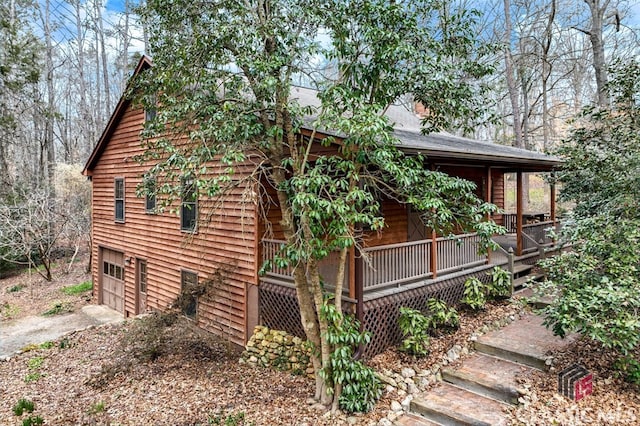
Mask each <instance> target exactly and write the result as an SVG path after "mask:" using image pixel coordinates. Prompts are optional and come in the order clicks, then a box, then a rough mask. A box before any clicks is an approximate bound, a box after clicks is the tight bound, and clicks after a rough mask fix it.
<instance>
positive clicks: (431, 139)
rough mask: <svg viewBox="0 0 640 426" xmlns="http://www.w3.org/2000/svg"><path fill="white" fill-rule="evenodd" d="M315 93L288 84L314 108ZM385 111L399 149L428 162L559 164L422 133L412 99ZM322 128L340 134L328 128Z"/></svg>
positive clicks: (310, 123)
mask: <svg viewBox="0 0 640 426" xmlns="http://www.w3.org/2000/svg"><path fill="white" fill-rule="evenodd" d="M317 94H318V92H317V91H316V90H313V89H308V88H304V87H295V88H292V91H291V99H295V100H297V101H298V103H299V104H300V105H302V106H311V107H314V108H317V107H319V106H320V100H319V99H318V97H317ZM385 115H386V117H387V118H388V119H389V121H390V122H391V123H392V125H393V128H394V135H395V136H396V137H397V138H398V140H399V142H400V149H402V150H403V151H405V152H406V153H408V154H418V153H420V154H423V155H425V156H426V157H427V161H430V162H432V163H436V164H442V163H454V164H475V165H483V166H494V167H501V168H505V169H506V170H505V171H532V172H533V171H536V172H542V171H551V170H553V169H555V168H557V167H559V166H560V165H561V164H562V160H561V159H560V158H557V157H553V156H549V155H546V154H543V153H540V152H535V151H529V150H527V149H521V148H514V147H511V146H506V145H499V144H496V143H493V142H490V141H480V140H476V139H470V138H464V137H460V136H455V135H452V134H450V133H446V132H434V133H429V134H426V135H425V134H423V133H422V132H421V129H422V125H421V119H420V117H419V116H418V115H417V114H415V113H414V112H413V103H412V102H410V101H405V102H402V103H397V104H394V105H391V106H390V107H389V108H387V110H386V111H385ZM315 118H316V117H315V116H313V115H312V116H309V117H307V118H306V120H305V121H306V123H307V127H308V128H309V130H311V129H312V128H313V127H314V121H315ZM322 131H323V133H326V134H331V135H333V136H336V137H344V135H339V134H336V133H335V132H332V131H331V130H329V129H322Z"/></svg>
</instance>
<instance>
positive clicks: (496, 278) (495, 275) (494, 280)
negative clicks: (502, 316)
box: [487, 266, 512, 299]
mask: <svg viewBox="0 0 640 426" xmlns="http://www.w3.org/2000/svg"><path fill="white" fill-rule="evenodd" d="M490 275H491V282H490V283H489V285H488V287H487V293H488V296H489V297H491V298H492V299H499V298H505V297H511V293H512V287H511V273H510V272H509V271H505V270H504V269H502V268H501V267H499V266H494V267H493V269H492V270H491V274H490Z"/></svg>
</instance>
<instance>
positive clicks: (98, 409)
mask: <svg viewBox="0 0 640 426" xmlns="http://www.w3.org/2000/svg"><path fill="white" fill-rule="evenodd" d="M104 410H105V407H104V401H98V402H94V403H93V404H91V406H90V407H89V410H88V413H89V414H92V415H93V414H98V413H102V412H104Z"/></svg>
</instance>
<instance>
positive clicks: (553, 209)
mask: <svg viewBox="0 0 640 426" xmlns="http://www.w3.org/2000/svg"><path fill="white" fill-rule="evenodd" d="M550 186H551V188H550V191H549V192H550V195H549V197H550V203H549V205H550V208H551V222H553V223H556V185H555V184H554V183H552V184H551V185H550Z"/></svg>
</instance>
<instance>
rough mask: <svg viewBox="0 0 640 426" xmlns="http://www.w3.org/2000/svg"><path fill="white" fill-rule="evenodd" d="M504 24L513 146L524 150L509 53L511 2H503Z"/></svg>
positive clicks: (506, 75) (506, 74) (511, 56)
mask: <svg viewBox="0 0 640 426" xmlns="http://www.w3.org/2000/svg"><path fill="white" fill-rule="evenodd" d="M504 23H505V35H504V65H505V78H506V80H507V90H508V91H509V101H510V102H511V112H512V114H513V133H514V143H513V145H514V146H517V147H518V148H524V143H523V140H522V123H521V120H520V117H521V115H520V100H519V96H518V87H517V86H516V81H515V77H514V70H513V54H512V51H511V34H512V32H513V29H512V24H511V1H510V0H504Z"/></svg>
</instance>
